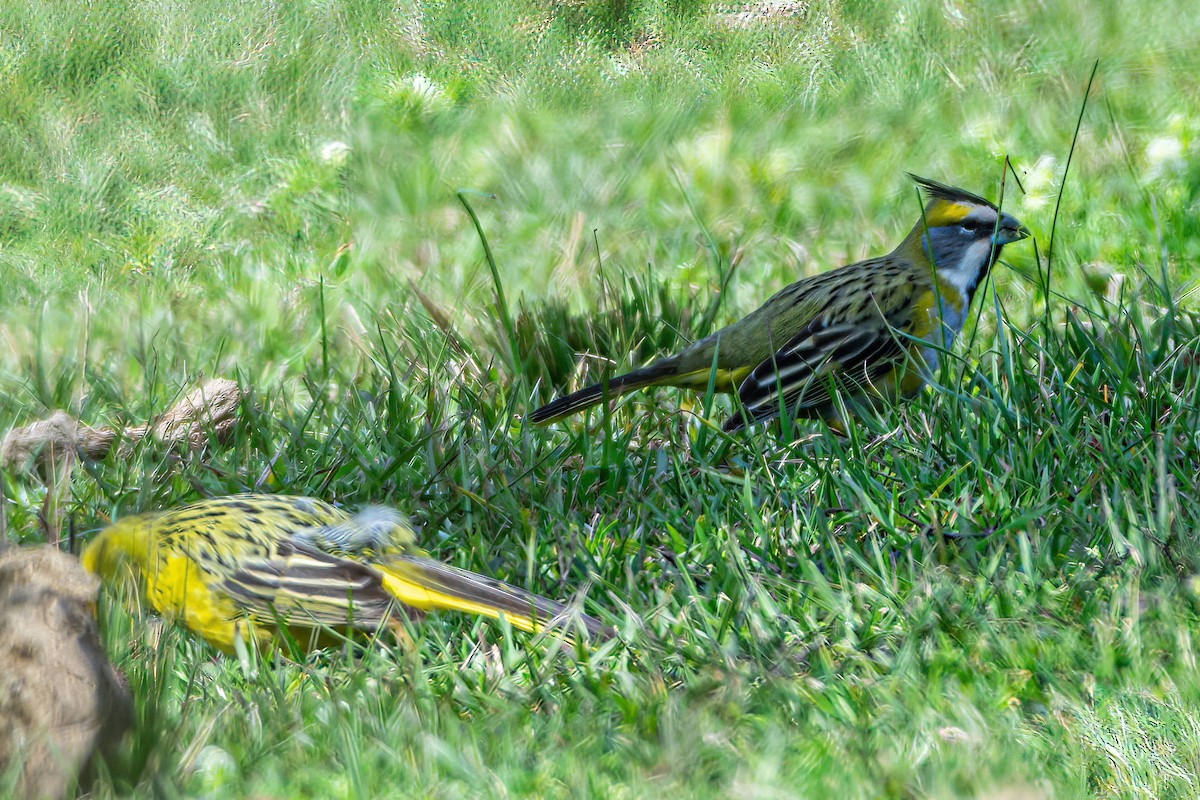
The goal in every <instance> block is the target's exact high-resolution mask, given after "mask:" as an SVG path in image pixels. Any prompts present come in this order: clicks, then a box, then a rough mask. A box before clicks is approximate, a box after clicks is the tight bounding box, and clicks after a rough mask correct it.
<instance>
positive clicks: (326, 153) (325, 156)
mask: <svg viewBox="0 0 1200 800" xmlns="http://www.w3.org/2000/svg"><path fill="white" fill-rule="evenodd" d="M349 155H350V145H348V144H346V143H345V142H341V141H338V140H337V139H334V140H333V141H331V142H326V143H325V144H323V145H321V149H320V150H319V151H318V152H317V158H319V159H321V163H323V164H329V165H331V166H334V167H340V166H341V165H342V164H344V163H346V157H347V156H349Z"/></svg>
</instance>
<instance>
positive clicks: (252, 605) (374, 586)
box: [220, 541, 396, 630]
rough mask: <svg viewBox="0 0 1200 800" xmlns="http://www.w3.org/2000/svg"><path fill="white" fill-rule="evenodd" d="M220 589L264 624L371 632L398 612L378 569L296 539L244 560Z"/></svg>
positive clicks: (222, 583) (228, 575)
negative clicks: (266, 555)
mask: <svg viewBox="0 0 1200 800" xmlns="http://www.w3.org/2000/svg"><path fill="white" fill-rule="evenodd" d="M220 588H221V589H222V590H223V591H224V592H226V593H227V594H228V595H229V596H230V597H231V598H232V599H233V600H234V602H236V603H237V604H238V605H239V606H240V607H242V608H243V609H245V610H246V611H248V612H249V613H251V614H253V615H254V616H255V617H256V618H257V619H259V620H262V621H263V622H271V623H273V622H274V621H275V620H276V619H282V620H284V621H286V622H287V623H288V624H289V625H299V626H306V627H316V626H319V625H327V626H330V627H342V626H348V627H351V628H357V629H359V630H375V629H377V628H379V627H380V626H381V625H383V624H384V623H385V622H387V621H388V619H389V617H391V616H392V615H394V613H395V611H396V608H395V606H396V603H395V601H394V599H393V598H392V596H391V595H390V594H389V593H388V592H387V590H386V589H385V588H384V585H383V579H382V575H381V574H380V573H379V572H378V571H377V570H375V569H373V568H372V567H370V566H369V565H366V564H360V563H358V562H356V561H352V560H350V559H348V558H342V557H340V556H336V555H333V554H330V553H325V552H322V551H320V550H317V549H315V548H312V547H309V546H308V545H305V544H303V543H298V542H295V541H289V542H283V543H281V544H280V545H279V546H278V548H277V550H276V553H275V555H274V556H273V557H270V558H245V559H242V560H241V561H239V562H238V564H237V567H236V568H235V569H233V570H232V571H230V572H229V573H228V574H227V575H226V576H225V577H224V579H223V580H222V581H221V583H220Z"/></svg>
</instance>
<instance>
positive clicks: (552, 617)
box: [373, 555, 613, 638]
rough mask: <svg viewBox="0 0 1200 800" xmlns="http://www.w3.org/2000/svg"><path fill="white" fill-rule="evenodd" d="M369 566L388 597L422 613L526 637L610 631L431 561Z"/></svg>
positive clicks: (388, 559) (384, 561)
mask: <svg viewBox="0 0 1200 800" xmlns="http://www.w3.org/2000/svg"><path fill="white" fill-rule="evenodd" d="M373 566H374V567H375V568H376V569H377V570H379V572H380V573H381V574H382V576H383V587H384V589H385V590H386V591H387V592H388V594H390V595H391V596H392V597H394V598H396V599H397V600H399V601H400V602H401V603H403V604H404V605H406V606H411V607H412V608H416V609H420V610H421V611H431V610H450V611H462V612H466V613H468V614H478V615H480V616H484V617H491V618H492V619H500V618H501V617H504V618H505V619H507V620H508V622H509V624H511V625H512V626H513V627H514V628H520V629H521V630H524V631H529V632H531V633H537V632H539V631H542V630H545V629H547V628H562V629H568V630H569V629H570V628H572V627H574V626H575V625H578V624H582V625H583V627H584V628H585V629H586V630H587V633H588V636H589V637H591V638H608V637H610V636H612V635H613V630H612V629H611V628H609V627H607V626H605V625H604V624H602V623H601V622H600V620H598V619H596V618H595V617H591V616H588V615H587V614H584V613H582V612H579V611H574V610H572V609H570V608H568V607H567V606H565V605H563V604H562V603H558V602H555V601H554V600H549V599H547V598H545V597H539V596H538V595H535V594H530V593H529V592H526V591H525V590H523V589H518V588H517V587H515V586H512V585H510V584H507V583H504V582H503V581H498V580H494V579H492V578H487V577H485V576H483V575H477V574H475V573H473V572H468V571H466V570H462V569H458V568H457V567H452V566H449V565H448V564H443V563H441V562H440V561H434V560H433V559H430V558H423V557H421V556H411V555H393V556H384V557H383V558H380V559H379V560H378V561H377V562H376V563H375V564H373Z"/></svg>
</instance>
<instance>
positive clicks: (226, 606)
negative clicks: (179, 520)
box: [145, 554, 270, 653]
mask: <svg viewBox="0 0 1200 800" xmlns="http://www.w3.org/2000/svg"><path fill="white" fill-rule="evenodd" d="M145 580H146V586H145V593H146V599H147V600H148V601H149V602H150V604H151V606H153V607H154V608H155V609H157V610H158V611H159V613H161V614H162V615H163V616H164V617H167V618H169V619H171V620H173V621H176V622H181V623H183V624H184V625H185V626H187V627H188V628H190V629H191V630H193V631H195V632H196V633H199V634H200V635H201V636H202V637H204V638H205V639H207V640H208V641H209V642H211V643H212V644H213V645H215V646H216V647H218V648H219V649H221V650H223V651H225V652H226V653H233V652H234V642H235V641H236V640H237V638H238V637H239V636H240V637H241V638H242V640H243V641H245V642H247V643H248V642H249V641H250V640H251V639H256V640H257V641H258V644H260V645H264V644H266V643H267V642H268V641H269V640H270V632H269V631H266V630H261V629H258V628H257V627H256V626H255V625H254V624H253V622H251V621H250V620H249V619H246V618H245V617H244V616H242V615H241V614H240V612H239V610H238V607H237V605H236V604H235V603H234V602H233V600H232V599H231V598H230V596H229V595H228V594H227V593H225V592H224V591H221V590H219V589H217V590H214V589H213V588H212V587H211V586H210V585H209V580H211V577H210V576H207V575H206V574H205V573H204V572H203V571H201V570H200V569H199V568H198V567H197V566H196V564H195V562H194V561H192V559H190V558H189V557H187V556H186V555H183V554H176V555H171V556H166V557H164V558H162V559H160V560H159V561H158V565H157V569H156V570H155V571H153V572H152V573H148V574H147V575H146V578H145Z"/></svg>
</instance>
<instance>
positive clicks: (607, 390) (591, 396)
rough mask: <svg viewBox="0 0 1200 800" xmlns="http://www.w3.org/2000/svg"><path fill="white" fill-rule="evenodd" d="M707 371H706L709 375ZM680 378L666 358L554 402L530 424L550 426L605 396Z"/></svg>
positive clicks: (537, 412) (535, 414) (534, 413)
mask: <svg viewBox="0 0 1200 800" xmlns="http://www.w3.org/2000/svg"><path fill="white" fill-rule="evenodd" d="M707 372H708V371H707V370H705V373H706V374H707ZM678 377H679V376H678V375H677V374H676V369H675V364H674V363H673V362H672V361H671V360H669V359H662V360H661V361H656V362H655V363H653V364H650V365H648V366H645V367H642V368H641V369H635V370H634V371H633V372H627V373H625V374H624V375H618V376H617V377H615V378H611V379H609V381H608V382H607V383H604V382H601V383H593V384H592V385H591V386H588V387H585V388H583V389H580V390H579V391H578V392H572V393H571V394H569V395H566V396H565V397H560V398H558V399H557V400H553V401H551V402H549V403H547V404H546V405H544V406H542V407H541V408H538V409H536V410H534V411H532V412H531V413H530V414H529V421H530V422H532V423H533V424H534V425H548V424H549V423H551V422H557V421H558V420H560V419H562V418H563V417H569V416H571V415H572V414H574V413H575V412H577V411H582V410H583V409H585V408H590V407H591V406H594V405H596V404H597V403H600V402H603V400H604V398H605V397H608V398H609V399H612V398H616V397H620V396H621V395H623V394H626V393H628V392H632V391H636V390H637V389H643V388H645V387H647V386H653V385H654V384H656V383H675V382H676V379H677V378H678Z"/></svg>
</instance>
